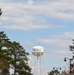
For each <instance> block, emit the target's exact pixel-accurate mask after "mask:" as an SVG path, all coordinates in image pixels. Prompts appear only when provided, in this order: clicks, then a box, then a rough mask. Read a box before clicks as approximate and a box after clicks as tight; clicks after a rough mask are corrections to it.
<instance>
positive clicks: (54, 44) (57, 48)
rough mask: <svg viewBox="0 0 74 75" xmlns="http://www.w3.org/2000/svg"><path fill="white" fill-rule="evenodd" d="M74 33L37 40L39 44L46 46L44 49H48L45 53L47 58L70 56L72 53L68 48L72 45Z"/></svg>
mask: <svg viewBox="0 0 74 75" xmlns="http://www.w3.org/2000/svg"><path fill="white" fill-rule="evenodd" d="M73 38H74V33H71V32H66V33H64V34H55V35H50V36H48V37H46V38H43V39H42V38H41V39H37V40H38V41H39V42H41V43H44V44H46V45H48V46H47V47H48V48H46V49H49V50H48V51H47V53H46V55H48V56H49V57H58V58H60V57H62V58H64V57H65V56H68V57H69V56H71V55H72V52H70V51H69V46H70V45H73V43H72V39H73Z"/></svg>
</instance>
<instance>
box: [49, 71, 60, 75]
mask: <svg viewBox="0 0 74 75" xmlns="http://www.w3.org/2000/svg"><path fill="white" fill-rule="evenodd" d="M54 73H59V71H58V70H51V71H50V72H49V73H48V75H54Z"/></svg>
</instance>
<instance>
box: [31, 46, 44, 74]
mask: <svg viewBox="0 0 74 75" xmlns="http://www.w3.org/2000/svg"><path fill="white" fill-rule="evenodd" d="M43 54H44V48H43V47H42V46H34V47H33V48H32V55H34V56H36V57H37V61H38V63H37V64H38V65H37V69H38V72H37V75H42V68H41V56H42V55H43Z"/></svg>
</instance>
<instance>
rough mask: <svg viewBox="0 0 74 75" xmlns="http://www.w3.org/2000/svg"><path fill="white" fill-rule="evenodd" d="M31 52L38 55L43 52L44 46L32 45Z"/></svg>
mask: <svg viewBox="0 0 74 75" xmlns="http://www.w3.org/2000/svg"><path fill="white" fill-rule="evenodd" d="M32 54H33V55H35V56H37V57H39V56H42V55H43V54H44V48H43V47H42V46H34V47H33V48H32Z"/></svg>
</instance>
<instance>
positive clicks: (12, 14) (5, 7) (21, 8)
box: [0, 0, 74, 30]
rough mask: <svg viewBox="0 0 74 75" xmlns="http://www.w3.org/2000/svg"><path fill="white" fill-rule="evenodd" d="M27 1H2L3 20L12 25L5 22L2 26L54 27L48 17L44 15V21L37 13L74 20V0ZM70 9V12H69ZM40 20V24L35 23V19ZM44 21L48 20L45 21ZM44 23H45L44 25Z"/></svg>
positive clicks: (26, 27) (22, 28)
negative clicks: (48, 22) (49, 22)
mask: <svg viewBox="0 0 74 75" xmlns="http://www.w3.org/2000/svg"><path fill="white" fill-rule="evenodd" d="M28 2H29V3H30V4H28V3H26V2H21V3H18V2H15V3H13V2H5V1H1V2H0V6H1V8H2V11H3V16H2V20H3V22H5V23H6V22H7V21H8V22H10V23H12V24H11V25H8V24H5V25H4V26H2V27H3V28H7V29H19V30H34V29H48V28H52V27H54V26H53V25H51V24H47V21H46V20H47V19H46V18H45V17H44V18H43V21H42V20H41V19H42V18H41V17H38V16H36V15H37V14H43V15H46V17H47V16H48V17H53V18H58V19H61V20H64V21H67V20H68V21H70V20H71V21H73V20H74V8H73V7H74V3H73V2H74V1H73V0H70V1H69V0H54V1H51V2H49V1H48V2H40V3H35V2H34V1H33V0H28ZM67 11H69V12H67ZM36 18H37V21H39V20H40V23H39V24H36V23H34V20H35V19H36ZM44 21H46V22H45V23H44ZM43 23H44V25H43Z"/></svg>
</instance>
